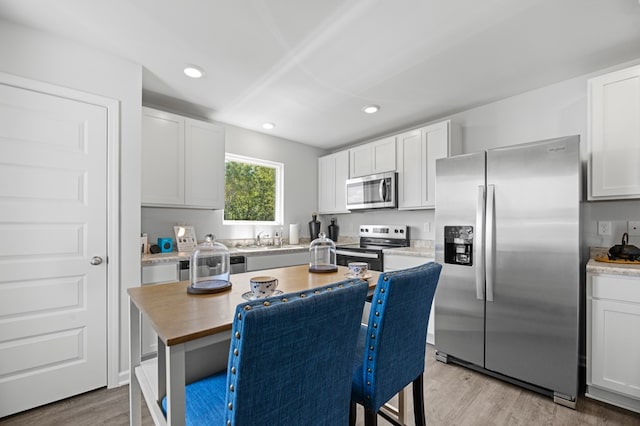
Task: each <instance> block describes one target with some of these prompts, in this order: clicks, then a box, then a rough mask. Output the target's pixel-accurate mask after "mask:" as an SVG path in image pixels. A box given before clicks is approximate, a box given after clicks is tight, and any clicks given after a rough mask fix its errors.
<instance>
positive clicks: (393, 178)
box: [347, 172, 398, 210]
mask: <svg viewBox="0 0 640 426" xmlns="http://www.w3.org/2000/svg"><path fill="white" fill-rule="evenodd" d="M397 194H398V187H397V174H396V173H395V172H387V173H380V174H377V175H370V176H362V177H358V178H354V179H348V180H347V209H348V210H362V209H380V208H395V207H397V206H398V195H397Z"/></svg>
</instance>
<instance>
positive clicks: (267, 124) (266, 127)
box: [262, 123, 276, 130]
mask: <svg viewBox="0 0 640 426" xmlns="http://www.w3.org/2000/svg"><path fill="white" fill-rule="evenodd" d="M275 127H276V125H275V124H273V123H264V124H263V125H262V128H263V129H266V130H271V129H273V128H275Z"/></svg>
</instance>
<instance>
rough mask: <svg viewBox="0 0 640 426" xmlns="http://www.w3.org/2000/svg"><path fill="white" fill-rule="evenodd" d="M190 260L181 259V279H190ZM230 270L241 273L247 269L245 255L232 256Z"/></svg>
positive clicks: (232, 272)
mask: <svg viewBox="0 0 640 426" xmlns="http://www.w3.org/2000/svg"><path fill="white" fill-rule="evenodd" d="M189 262H190V261H189V260H181V261H180V265H179V268H180V275H179V277H180V281H188V280H189V279H190V278H189ZM229 263H230V272H231V274H232V275H233V274H239V273H242V272H245V271H246V264H247V263H246V259H245V257H244V256H230V257H229Z"/></svg>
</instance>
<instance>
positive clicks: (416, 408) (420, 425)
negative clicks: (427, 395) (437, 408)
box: [413, 374, 427, 426]
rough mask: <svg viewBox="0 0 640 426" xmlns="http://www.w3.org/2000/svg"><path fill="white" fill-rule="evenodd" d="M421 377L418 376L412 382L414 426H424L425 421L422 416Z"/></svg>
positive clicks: (422, 389)
mask: <svg viewBox="0 0 640 426" xmlns="http://www.w3.org/2000/svg"><path fill="white" fill-rule="evenodd" d="M422 377H423V375H422V374H420V375H419V376H418V378H417V379H415V380H414V381H413V415H414V417H415V421H416V426H426V424H427V421H426V419H425V415H424V388H423V379H422Z"/></svg>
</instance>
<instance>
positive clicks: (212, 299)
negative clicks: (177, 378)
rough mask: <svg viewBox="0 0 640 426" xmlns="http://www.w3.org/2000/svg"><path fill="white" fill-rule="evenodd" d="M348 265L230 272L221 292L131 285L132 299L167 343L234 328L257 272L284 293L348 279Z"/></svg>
mask: <svg viewBox="0 0 640 426" xmlns="http://www.w3.org/2000/svg"><path fill="white" fill-rule="evenodd" d="M348 272H349V269H348V268H347V267H345V266H338V271H337V272H331V273H310V272H309V267H308V265H299V266H290V267H286V268H276V269H266V270H261V271H253V272H244V273H241V274H234V275H232V276H231V282H232V287H231V288H230V289H229V290H226V291H224V292H221V293H214V294H198V295H194V294H188V293H187V287H188V286H189V281H180V282H174V283H168V284H155V285H146V286H142V287H135V288H130V289H128V290H127V291H128V293H129V297H130V299H131V302H132V303H134V304H135V305H136V306H137V308H138V309H139V310H140V312H141V313H142V314H143V315H144V316H146V317H147V318H148V320H149V321H150V322H151V325H152V327H153V329H154V330H155V332H156V333H157V334H158V337H159V338H160V339H161V340H162V341H163V342H164V344H165V345H166V346H172V345H176V344H179V343H184V342H188V341H191V340H195V339H198V338H201V337H205V336H209V335H213V334H216V333H220V332H222V331H226V330H231V326H232V323H233V315H234V314H235V309H236V306H237V305H238V304H240V303H242V302H246V300H245V299H244V298H243V297H242V294H243V293H246V292H248V291H249V290H250V286H249V280H250V279H251V278H252V277H257V276H273V277H275V278H277V279H278V290H281V291H282V292H283V293H292V292H297V291H304V290H309V289H312V288H316V287H320V286H323V285H327V284H331V283H335V282H339V281H343V280H346V279H347V276H346V274H347V273H348ZM369 274H371V275H372V277H371V278H369V280H368V282H369V289H373V288H375V285H376V283H377V282H378V277H379V276H380V274H381V272H377V271H369Z"/></svg>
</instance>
